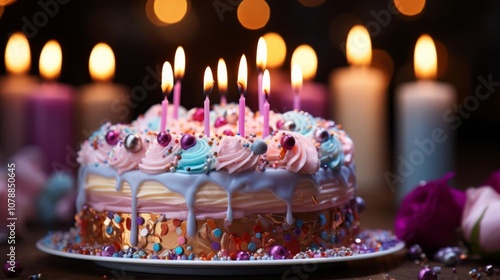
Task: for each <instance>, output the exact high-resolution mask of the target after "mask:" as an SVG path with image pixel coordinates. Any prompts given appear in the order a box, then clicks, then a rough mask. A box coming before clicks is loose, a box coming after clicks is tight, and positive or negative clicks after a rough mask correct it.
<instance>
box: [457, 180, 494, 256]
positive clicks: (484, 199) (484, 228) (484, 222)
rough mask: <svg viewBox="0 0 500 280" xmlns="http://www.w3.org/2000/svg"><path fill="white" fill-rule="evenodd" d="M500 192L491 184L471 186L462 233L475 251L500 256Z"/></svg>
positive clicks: (463, 217)
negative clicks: (477, 186)
mask: <svg viewBox="0 0 500 280" xmlns="http://www.w3.org/2000/svg"><path fill="white" fill-rule="evenodd" d="M498 213H500V194H499V193H498V192H496V191H495V190H494V189H493V188H492V187H490V186H483V187H479V188H469V189H468V190H467V201H466V203H465V208H464V211H463V215H462V233H463V236H464V239H465V240H466V241H467V242H468V243H469V245H470V247H471V249H472V251H473V252H474V253H479V254H481V255H482V256H488V257H495V258H500V234H499V233H500V216H499V214H498Z"/></svg>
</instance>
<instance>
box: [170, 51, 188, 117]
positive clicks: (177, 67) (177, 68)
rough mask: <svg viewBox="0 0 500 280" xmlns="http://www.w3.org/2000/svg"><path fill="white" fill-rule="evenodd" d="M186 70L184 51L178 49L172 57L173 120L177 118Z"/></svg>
mask: <svg viewBox="0 0 500 280" xmlns="http://www.w3.org/2000/svg"><path fill="white" fill-rule="evenodd" d="M185 68H186V55H185V54H184V49H183V48H182V47H178V48H177V50H176V51H175V57H174V74H175V86H174V114H173V117H174V119H177V118H178V117H179V106H180V104H181V82H182V78H183V77H184V71H185Z"/></svg>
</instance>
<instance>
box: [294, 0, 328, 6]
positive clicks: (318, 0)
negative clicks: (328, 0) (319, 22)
mask: <svg viewBox="0 0 500 280" xmlns="http://www.w3.org/2000/svg"><path fill="white" fill-rule="evenodd" d="M299 2H300V4H302V5H304V6H306V7H310V8H312V7H317V6H319V5H321V4H323V3H325V0H299Z"/></svg>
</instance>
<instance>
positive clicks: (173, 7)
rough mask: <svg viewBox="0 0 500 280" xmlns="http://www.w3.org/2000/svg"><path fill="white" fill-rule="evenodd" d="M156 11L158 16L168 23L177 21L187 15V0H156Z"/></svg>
mask: <svg viewBox="0 0 500 280" xmlns="http://www.w3.org/2000/svg"><path fill="white" fill-rule="evenodd" d="M153 7H154V12H155V15H156V17H157V18H158V19H159V20H160V21H162V22H164V23H167V24H172V23H177V22H179V21H181V20H182V19H183V18H184V16H185V15H186V12H187V9H188V3H187V0H155V1H154V5H153Z"/></svg>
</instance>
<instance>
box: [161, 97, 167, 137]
mask: <svg viewBox="0 0 500 280" xmlns="http://www.w3.org/2000/svg"><path fill="white" fill-rule="evenodd" d="M167 113H168V99H167V96H166V95H165V98H164V99H163V101H162V102H161V122H160V132H161V131H165V129H166V128H167Z"/></svg>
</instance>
